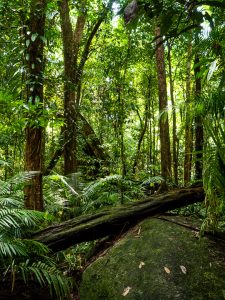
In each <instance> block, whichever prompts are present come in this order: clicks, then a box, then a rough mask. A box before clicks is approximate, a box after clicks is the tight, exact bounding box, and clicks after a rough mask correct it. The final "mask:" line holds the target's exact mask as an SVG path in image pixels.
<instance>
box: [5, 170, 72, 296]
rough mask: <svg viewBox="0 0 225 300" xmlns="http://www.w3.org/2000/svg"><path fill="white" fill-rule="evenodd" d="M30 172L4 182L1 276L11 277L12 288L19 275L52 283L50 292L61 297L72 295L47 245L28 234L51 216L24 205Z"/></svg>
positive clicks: (6, 278)
mask: <svg viewBox="0 0 225 300" xmlns="http://www.w3.org/2000/svg"><path fill="white" fill-rule="evenodd" d="M30 176H31V174H24V176H23V175H22V174H19V175H18V176H15V177H13V178H12V179H10V180H9V181H7V182H1V189H0V268H1V270H2V273H3V277H2V278H1V280H3V281H4V280H9V279H11V282H12V287H11V290H12V291H13V290H14V288H15V285H16V282H17V279H21V278H22V279H23V280H24V282H25V283H29V282H32V281H36V282H37V283H38V284H39V285H41V286H49V288H50V292H51V294H52V295H55V296H56V298H57V299H62V298H65V296H66V295H69V290H70V281H69V280H68V279H67V278H66V277H65V276H64V275H63V273H62V271H60V270H59V269H57V267H56V264H55V263H54V261H53V260H52V259H50V257H49V250H48V248H47V247H46V246H45V245H43V244H41V243H39V242H37V241H33V240H30V239H27V238H26V237H27V236H29V233H30V232H32V231H34V230H36V229H38V228H40V226H43V224H46V222H48V221H49V220H51V219H52V218H51V217H50V216H49V215H48V214H45V213H42V212H38V211H32V210H26V209H24V208H23V199H22V197H21V198H20V197H19V194H20V188H21V187H22V185H23V182H24V180H25V181H26V180H27V179H30ZM14 195H16V196H15V198H16V199H14ZM21 196H22V193H21Z"/></svg>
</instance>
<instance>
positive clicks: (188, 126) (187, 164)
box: [184, 42, 193, 185]
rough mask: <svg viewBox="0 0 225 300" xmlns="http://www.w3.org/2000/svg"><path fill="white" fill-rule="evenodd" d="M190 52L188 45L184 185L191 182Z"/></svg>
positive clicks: (190, 47) (190, 45)
mask: <svg viewBox="0 0 225 300" xmlns="http://www.w3.org/2000/svg"><path fill="white" fill-rule="evenodd" d="M191 52H192V44H191V42H189V45H188V56H187V68H186V99H185V104H186V105H185V109H186V111H185V136H184V144H185V150H184V184H185V185H186V184H188V182H190V180H191V167H192V151H193V124H192V117H191V112H190V101H191V57H192V56H191Z"/></svg>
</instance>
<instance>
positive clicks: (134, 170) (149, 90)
mask: <svg viewBox="0 0 225 300" xmlns="http://www.w3.org/2000/svg"><path fill="white" fill-rule="evenodd" d="M148 81H149V82H148V94H147V97H146V99H145V116H144V125H142V122H141V118H140V123H141V132H140V136H139V140H138V145H137V152H136V155H135V159H134V163H133V170H132V172H133V174H135V173H136V169H137V166H138V161H139V158H140V151H141V144H142V141H143V139H144V135H145V133H146V131H147V129H148V122H149V115H150V113H149V106H150V105H149V103H150V98H151V77H149V78H148ZM150 122H151V121H150ZM150 149H151V146H150ZM149 156H150V157H149V161H150V160H151V150H150V155H149Z"/></svg>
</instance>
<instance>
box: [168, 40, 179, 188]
mask: <svg viewBox="0 0 225 300" xmlns="http://www.w3.org/2000/svg"><path fill="white" fill-rule="evenodd" d="M168 63H169V78H170V99H171V103H172V107H173V114H172V115H173V147H172V149H173V175H174V181H175V184H177V185H178V151H177V150H178V147H177V140H178V139H177V119H176V106H175V101H174V92H173V78H172V65H171V46H170V44H168Z"/></svg>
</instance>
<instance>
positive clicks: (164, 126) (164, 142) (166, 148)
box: [156, 27, 171, 180]
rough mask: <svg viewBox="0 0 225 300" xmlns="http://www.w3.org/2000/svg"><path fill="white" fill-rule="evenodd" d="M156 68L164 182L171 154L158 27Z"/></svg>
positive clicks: (163, 57)
mask: <svg viewBox="0 0 225 300" xmlns="http://www.w3.org/2000/svg"><path fill="white" fill-rule="evenodd" d="M156 37H157V40H156V66H157V77H158V93H159V114H160V120H159V129H160V151H161V173H162V176H163V177H164V179H165V180H167V179H168V178H170V177H171V152H170V135H169V122H168V112H167V88H166V70H165V55H164V46H163V44H162V37H160V27H157V28H156Z"/></svg>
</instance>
